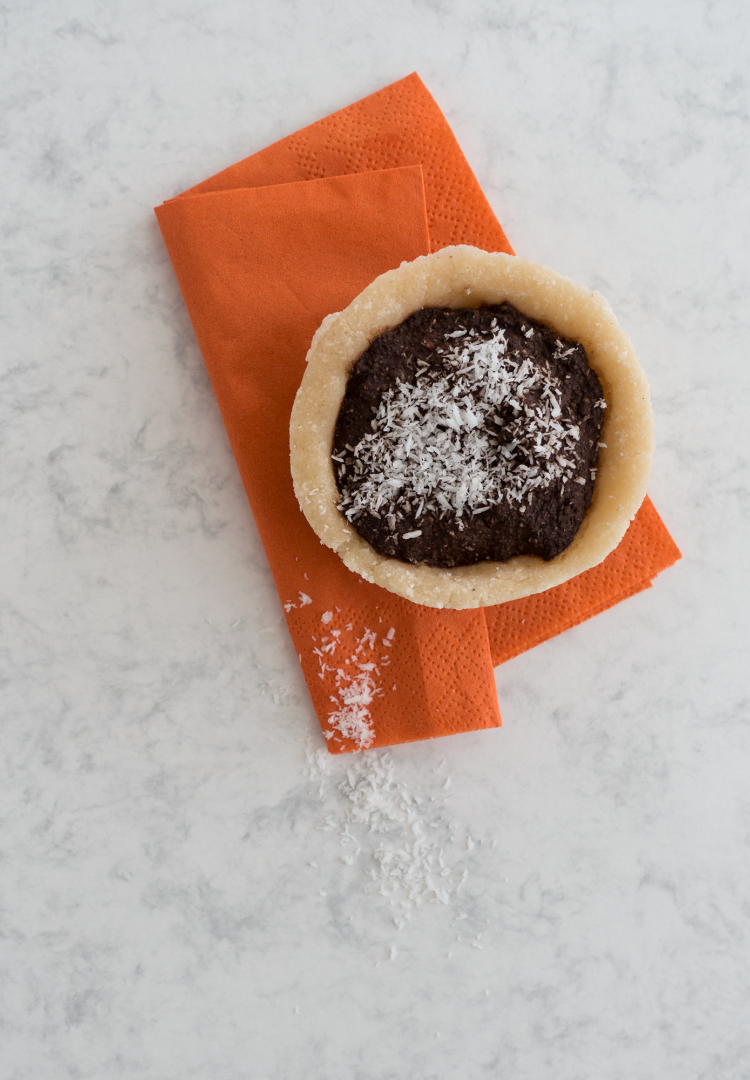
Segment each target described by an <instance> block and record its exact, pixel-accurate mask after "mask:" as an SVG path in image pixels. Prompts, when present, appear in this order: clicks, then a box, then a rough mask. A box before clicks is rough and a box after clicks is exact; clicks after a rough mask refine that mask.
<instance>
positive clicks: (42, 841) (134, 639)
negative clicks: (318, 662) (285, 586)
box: [0, 0, 750, 1080]
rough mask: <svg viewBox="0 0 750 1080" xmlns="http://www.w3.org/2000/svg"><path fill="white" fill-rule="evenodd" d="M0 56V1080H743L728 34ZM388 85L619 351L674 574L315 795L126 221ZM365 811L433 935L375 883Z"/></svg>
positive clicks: (194, 14) (411, 30) (743, 720)
mask: <svg viewBox="0 0 750 1080" xmlns="http://www.w3.org/2000/svg"><path fill="white" fill-rule="evenodd" d="M1 33H2V35H3V38H2V41H3V44H2V64H0V80H1V81H2V110H1V111H0V124H1V126H2V135H1V136H0V153H1V154H2V170H1V175H2V205H1V206H0V215H1V217H2V241H3V247H2V251H3V254H2V286H1V293H2V298H1V300H0V303H1V310H2V342H3V344H2V356H1V361H2V394H1V396H0V410H1V411H2V423H1V424H0V441H1V443H2V467H1V468H0V490H1V492H2V495H1V500H2V501H1V503H0V521H1V523H2V533H1V540H0V569H1V571H2V572H1V574H0V619H1V630H0V634H1V639H0V647H1V649H2V661H1V668H0V694H1V697H0V701H1V702H2V704H1V706H0V708H1V727H0V731H1V734H0V763H1V764H0V822H1V824H0V1080H60V1078H75V1080H110V1078H111V1080H125V1078H128V1080H130V1078H132V1080H287V1078H291V1080H296V1078H297V1077H299V1078H304V1080H402V1078H409V1080H433V1078H435V1080H473V1078H475V1077H476V1078H479V1077H482V1078H485V1077H486V1078H492V1080H547V1078H552V1077H554V1080H582V1078H596V1080H602V1078H607V1080H634V1078H637V1080H652V1078H653V1080H697V1078H706V1080H708V1078H710V1080H741V1078H747V1077H750V1008H749V1005H750V996H749V995H750V858H749V856H750V784H749V783H748V779H749V770H750V725H749V720H750V717H749V715H748V714H749V711H750V709H749V706H748V699H749V695H748V676H747V672H748V668H749V667H750V664H748V645H749V643H750V625H749V620H748V584H749V583H748V565H749V564H750V559H749V558H748V554H747V549H748V519H749V516H750V499H749V473H748V456H749V455H748V440H747V430H748V404H749V402H750V398H749V397H748V392H749V391H750V369H749V368H748V362H747V350H748V330H749V327H748V322H749V321H750V309H749V306H748V296H749V295H750V245H748V242H747V232H748V195H747V192H748V187H749V184H748V166H749V165H750V138H749V136H750V125H749V122H748V117H749V109H750V101H749V92H748V87H749V76H748V64H747V58H748V49H749V47H750V41H749V37H750V9H748V8H747V7H743V6H742V5H740V4H739V3H737V2H730V0H718V2H713V3H709V2H699V0H679V2H678V0H665V2H663V3H661V4H655V3H653V2H651V0H648V2H646V0H603V2H599V0H596V2H594V0H564V2H563V0H530V2H529V0H523V2H522V0H451V2H450V3H449V2H446V0H358V3H356V4H354V3H348V2H346V0H320V2H318V3H315V4H313V3H307V2H305V0H266V2H263V3H261V2H260V0H250V2H247V0H244V2H241V0H224V2H222V3H208V2H205V0H185V2H171V0H152V2H149V3H146V2H144V0H131V2H130V3H128V4H125V3H114V4H111V3H104V2H103V0H54V2H53V0H38V2H35V3H34V4H27V5H22V4H11V5H6V6H5V7H3V11H2V25H1ZM412 70H417V71H418V72H419V74H420V75H421V76H422V78H423V79H424V81H425V82H426V84H427V86H428V88H429V89H430V91H431V92H432V93H433V95H434V96H435V98H436V99H437V101H438V104H439V105H440V106H441V108H442V109H443V110H444V112H445V114H446V116H447V118H448V120H449V122H450V123H451V125H452V127H453V129H454V131H455V133H456V135H457V137H458V140H459V142H460V143H461V145H462V148H463V150H464V152H465V153H466V155H467V157H468V159H469V162H470V164H471V165H472V167H473V168H474V170H475V172H476V173H477V176H478V178H479V180H480V183H481V184H482V185H483V187H484V190H485V192H486V193H487V196H488V198H489V199H490V201H491V203H492V205H493V207H494V209H495V211H496V212H497V214H498V216H499V218H500V220H501V222H502V223H503V225H504V227H505V229H506V231H507V233H508V236H509V238H510V240H511V242H512V243H513V245H514V246H515V248H516V250H517V251H518V252H520V253H522V254H525V255H529V256H531V257H533V258H536V259H539V260H541V261H544V262H547V263H549V264H551V265H552V266H554V267H556V268H557V269H559V270H561V271H563V272H564V273H567V274H569V275H570V276H572V277H574V278H576V279H578V280H580V281H582V282H584V283H586V284H589V285H591V286H592V287H595V288H597V289H599V290H600V291H601V292H603V293H604V294H605V295H606V296H607V297H608V299H609V300H610V301H611V303H612V305H613V307H614V309H615V311H616V312H617V313H618V315H619V317H620V320H621V322H622V323H623V325H624V326H625V328H626V330H627V331H628V333H629V334H630V336H631V337H632V339H633V340H634V342H635V344H636V347H637V349H638V351H639V353H640V355H641V359H642V361H643V364H644V366H645V368H646V370H647V372H648V374H649V377H650V380H651V384H652V390H653V398H654V404H655V410H656V415H657V423H658V449H657V454H656V460H655V469H654V476H653V481H652V484H651V489H650V493H651V496H652V498H653V500H654V502H655V504H656V506H657V507H658V509H659V511H660V513H661V514H662V516H663V518H664V520H665V521H666V523H667V525H668V527H669V528H670V530H671V531H672V532H673V534H674V536H675V538H676V540H677V542H678V543H679V544H680V546H681V548H682V550H683V553H684V558H683V560H682V561H681V562H680V563H679V564H678V565H677V566H675V567H674V568H673V569H671V570H669V571H668V572H666V573H665V574H663V575H662V576H661V577H660V578H659V579H657V581H656V584H655V587H654V588H653V589H652V590H650V591H648V592H646V593H644V594H642V595H640V596H637V597H635V598H633V599H630V600H628V601H627V602H625V603H623V604H621V605H620V606H618V607H617V608H615V609H614V610H612V611H609V612H607V613H606V614H604V615H602V616H600V617H598V618H597V619H595V620H593V621H591V622H589V623H587V624H586V625H584V626H581V627H578V628H577V629H575V630H573V631H571V632H569V633H567V634H565V635H564V636H562V637H560V638H558V639H556V640H553V641H550V642H548V643H547V644H545V645H543V646H541V647H539V648H537V649H535V650H533V651H532V652H529V653H527V654H526V655H524V656H522V657H520V658H518V659H516V660H514V661H512V662H510V663H508V664H506V665H504V666H502V667H500V668H498V669H497V673H496V675H497V685H498V692H499V695H500V702H501V709H502V713H503V719H504V727H503V728H502V730H500V731H489V732H481V733H476V734H473V735H465V736H460V737H456V738H452V739H444V740H438V741H436V742H432V743H424V744H417V745H412V746H407V747H401V748H397V749H396V750H394V751H393V753H392V754H391V755H390V757H389V755H387V754H374V755H370V756H369V757H368V758H365V759H362V758H361V757H360V758H349V759H344V760H342V759H335V760H330V761H326V760H325V758H326V755H325V754H324V753H323V754H321V753H320V747H321V746H322V739H321V736H320V733H319V729H318V726H317V722H316V721H315V718H314V716H313V713H312V709H311V706H310V704H309V700H308V698H307V693H306V689H305V686H304V683H303V680H302V678H301V675H300V672H299V668H298V665H297V663H296V659H295V656H294V653H293V650H292V648H291V645H290V641H289V639H288V636H287V632H286V629H285V625H284V622H283V618H282V612H281V608H280V604H279V601H278V598H277V596H276V593H275V590H274V587H273V584H272V581H271V578H270V574H269V571H268V568H267V565H266V561H265V558H264V554H263V551H262V548H261V544H260V541H259V538H258V535H257V532H256V529H255V526H254V523H253V520H252V516H251V514H250V511H249V509H248V506H247V503H246V500H245V496H244V493H243V491H242V487H241V484H240V481H239V477H238V474H237V471H236V468H235V466H234V462H233V459H232V455H231V453H230V450H229V446H228V443H227V440H226V437H225V434H224V430H223V427H222V424H221V420H220V417H219V414H218V410H217V407H216V404H215V401H214V399H213V396H212V393H211V389H210V386H209V384H208V381H207V378H206V375H205V372H204V369H203V365H202V361H201V358H200V355H199V352H198V349H197V346H196V343H195V340H194V338H193V334H192V331H191V328H190V325H189V322H188V318H187V315H186V312H185V310H184V307H183V305H182V301H181V298H180V295H179V292H178V289H177V285H176V282H175V279H174V276H173V274H172V270H171V267H170V265H169V261H168V259H167V255H166V252H165V250H164V247H163V245H162V242H161V239H160V236H159V233H158V229H157V226H156V222H155V220H154V216H153V213H152V207H153V206H154V205H156V204H157V203H159V202H161V201H162V200H163V199H165V198H168V197H170V196H172V195H175V194H177V193H178V192H179V191H181V190H183V189H184V188H186V187H188V186H190V185H192V184H194V183H196V182H198V181H200V180H202V179H203V178H205V177H207V176H208V175H210V174H211V173H213V172H216V171H217V170H219V169H221V168H223V167H224V166H226V165H228V164H230V163H232V162H234V161H236V160H237V159H239V158H241V157H243V156H245V155H247V154H249V153H251V152H253V151H255V150H258V149H260V148H262V147H264V146H266V145H267V144H268V143H270V142H272V141H274V140H276V139H278V138H280V137H282V136H284V135H286V134H288V133H289V132H291V131H294V130H295V129H297V128H299V127H301V126H303V125H305V124H307V123H310V122H312V121H314V120H316V119H318V118H320V117H322V116H324V115H326V114H327V113H329V112H331V111H332V110H334V109H337V108H341V107H343V106H344V105H347V104H349V103H350V102H352V101H354V100H356V99H358V98H360V97H363V96H364V95H366V94H368V93H371V92H372V91H374V90H377V89H379V88H380V87H381V86H384V85H385V84H387V83H389V82H392V81H393V80H395V79H398V78H401V77H402V76H404V75H406V74H408V73H409V72H410V71H412ZM389 770H390V771H389ZM367 783H374V784H375V786H376V788H377V790H378V792H379V793H380V796H381V797H382V800H383V803H384V805H386V806H387V807H390V808H391V810H392V811H393V813H392V818H391V819H390V820H389V821H387V825H388V829H387V830H386V832H384V833H376V834H369V833H367V832H366V830H365V827H364V825H363V823H362V822H361V821H358V820H357V814H358V811H357V807H358V801H357V800H358V798H359V795H358V792H359V793H361V790H362V784H367ZM406 795H408V796H409V797H410V798H411V799H412V804H411V805H412V811H411V812H410V813H411V814H412V817H413V816H414V814H417V816H418V817H419V818H420V820H421V821H422V823H423V837H424V838H426V839H423V841H422V842H423V843H424V844H425V845H426V848H425V850H426V851H427V853H428V857H429V858H430V859H433V860H435V859H437V858H438V856H439V853H440V852H441V851H442V852H443V861H444V863H445V871H446V872H445V876H444V877H442V878H441V879H440V880H441V881H442V883H443V885H442V887H443V888H444V893H443V895H442V896H441V901H443V902H437V901H436V900H435V897H434V896H433V897H432V898H430V897H429V896H424V895H422V896H421V902H420V895H421V893H422V892H423V885H424V882H421V883H420V882H417V883H416V885H415V895H414V896H413V897H412V898H411V899H409V897H408V895H407V893H406V892H405V891H404V890H396V892H395V894H394V893H393V892H391V891H389V889H388V887H387V882H386V881H385V879H384V878H383V876H382V875H383V872H384V871H383V868H384V866H385V869H386V870H387V869H388V868H389V867H390V868H392V867H394V866H396V867H397V866H398V865H400V863H399V859H401V858H402V855H401V854H400V852H402V851H403V846H404V844H405V843H407V842H412V840H413V837H412V833H411V831H410V830H411V818H410V817H409V813H407V812H406V811H405V810H404V809H403V806H404V805H405V803H404V799H405V796H406ZM414 800H421V801H414ZM394 808H395V809H394ZM414 808H416V809H414ZM431 899H432V902H430V901H431Z"/></svg>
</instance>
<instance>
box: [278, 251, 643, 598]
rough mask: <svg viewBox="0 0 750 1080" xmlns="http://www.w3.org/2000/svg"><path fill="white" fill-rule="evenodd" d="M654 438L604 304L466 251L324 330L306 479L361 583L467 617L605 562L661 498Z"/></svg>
mask: <svg viewBox="0 0 750 1080" xmlns="http://www.w3.org/2000/svg"><path fill="white" fill-rule="evenodd" d="M527 342H528V347H527V344H526V343H527ZM384 358H385V359H384ZM568 380H572V381H568ZM571 388H573V389H571ZM368 393H369V395H370V396H369V397H367V394H368ZM363 394H364V395H365V396H364V397H363ZM368 417H370V418H369V419H368ZM653 440H654V435H653V414H652V410H651V403H650V397H649V389H648V383H647V381H646V378H645V375H644V373H643V371H642V369H641V366H640V364H639V362H638V359H637V357H636V356H635V353H634V351H633V348H632V345H631V343H630V341H629V340H628V338H627V336H626V335H625V334H624V332H623V331H622V330H621V328H620V327H619V326H618V324H617V322H616V320H615V318H614V315H613V314H612V311H611V309H610V307H609V305H608V303H607V302H606V300H604V299H603V297H601V296H600V295H599V294H598V293H595V292H591V291H590V290H588V289H585V288H584V287H582V286H581V285H578V284H576V283H575V282H573V281H571V280H569V279H568V278H565V277H563V276H562V275H560V274H557V273H556V272H555V271H553V270H550V269H549V268H548V267H545V266H542V265H540V264H538V263H535V262H532V261H531V260H529V259H523V258H519V257H518V256H509V255H505V254H501V253H496V254H490V253H488V252H484V251H481V250H479V249H477V248H472V247H467V246H457V247H450V248H444V249H443V250H442V251H439V252H437V253H436V254H434V255H427V256H423V257H421V258H418V259H416V260H415V261H414V262H411V263H405V264H402V266H400V267H399V268H398V269H397V270H392V271H389V272H388V273H386V274H383V275H381V277H379V278H377V279H376V280H375V281H374V282H373V283H372V284H371V285H369V286H368V287H367V288H366V289H365V290H364V291H363V292H362V293H361V294H360V295H359V296H358V297H357V298H356V299H355V300H354V301H353V302H352V303H351V304H350V305H349V307H348V308H346V309H345V310H344V311H343V312H339V313H337V314H334V315H329V316H328V317H327V318H326V319H325V320H324V321H323V324H322V325H321V327H320V328H319V329H318V331H317V333H316V335H315V337H314V339H313V342H312V345H311V347H310V350H309V352H308V356H307V368H306V371H305V375H304V378H303V380H302V384H301V386H300V388H299V391H298V393H297V397H296V399H295V403H294V408H293V410H292V418H291V469H292V478H293V481H294V489H295V493H296V496H297V499H298V501H299V504H300V506H301V508H302V511H303V513H304V514H305V516H306V518H307V520H308V521H309V523H310V525H311V526H312V528H313V529H314V531H315V532H316V533H317V535H318V536H319V537H320V539H321V540H322V541H323V543H325V544H327V545H328V546H329V547H331V548H332V549H333V550H334V551H336V552H337V553H338V555H339V556H340V557H341V559H342V560H343V561H344V563H345V564H346V566H347V567H348V568H349V569H350V570H352V571H353V572H354V573H357V574H359V575H360V576H361V577H362V578H364V579H365V580H367V581H370V582H374V583H375V584H378V585H380V586H382V587H383V588H385V589H388V590H389V591H391V592H394V593H397V594H398V595H400V596H403V597H405V598H407V599H409V600H412V601H415V602H416V603H420V604H425V605H427V606H431V607H438V608H442V607H446V608H471V607H482V606H489V605H493V604H500V603H504V602H505V601H508V600H516V599H519V598H521V597H524V596H529V595H531V594H532V593H537V592H541V591H543V590H545V589H549V588H551V587H553V586H555V585H559V584H561V583H562V582H564V581H567V580H568V579H569V578H572V577H574V576H576V575H577V574H580V573H582V572H583V571H585V570H588V569H590V568H591V567H593V566H596V565H597V564H598V563H600V562H601V561H602V560H603V559H604V558H606V556H607V555H608V554H609V553H610V552H611V551H612V550H614V548H615V547H616V546H617V544H618V543H619V542H620V540H621V539H622V537H623V536H624V534H625V531H626V529H627V527H628V525H629V523H630V521H631V520H632V518H633V517H634V516H635V513H636V511H637V510H638V508H639V506H640V505H641V502H642V501H643V498H644V496H645V494H646V484H647V482H648V478H649V475H650V471H651V461H652V456H653ZM540 522H541V523H542V525H543V524H544V523H545V522H546V523H547V526H548V527H547V526H545V527H546V528H547V531H546V533H545V531H544V528H543V527H542V525H540Z"/></svg>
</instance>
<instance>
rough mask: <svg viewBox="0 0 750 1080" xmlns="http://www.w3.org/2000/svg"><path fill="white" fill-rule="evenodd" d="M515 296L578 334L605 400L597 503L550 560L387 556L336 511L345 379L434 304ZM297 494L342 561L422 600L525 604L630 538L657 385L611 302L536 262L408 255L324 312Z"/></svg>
mask: <svg viewBox="0 0 750 1080" xmlns="http://www.w3.org/2000/svg"><path fill="white" fill-rule="evenodd" d="M504 301H508V303H510V304H512V305H513V306H514V307H515V308H517V309H518V310H519V311H520V312H521V313H522V314H523V315H525V316H526V317H527V318H529V319H535V320H537V321H539V322H542V323H545V324H546V325H547V326H549V327H550V328H551V329H553V330H555V331H556V332H558V333H559V334H560V335H561V337H565V338H568V339H571V340H573V341H579V342H580V343H581V344H582V345H583V346H584V348H585V349H586V353H587V356H588V359H589V363H590V365H591V367H592V368H593V369H594V371H595V372H596V373H597V375H598V376H599V379H600V381H601V384H602V387H603V389H604V399H605V401H606V403H607V408H606V410H605V413H604V427H603V431H602V437H601V441H602V442H603V443H605V444H606V446H604V447H602V449H601V452H600V456H599V466H598V473H597V477H596V482H595V484H594V492H593V497H592V501H591V506H590V508H589V510H588V512H587V513H586V516H585V518H584V520H583V524H582V525H581V527H580V529H579V530H578V533H577V534H576V536H575V538H574V540H573V542H572V543H571V544H570V546H569V547H568V548H566V550H565V551H563V552H562V554H560V555H558V556H556V557H555V558H554V559H551V560H550V561H549V562H545V561H544V560H542V559H540V558H537V557H535V556H531V555H519V556H516V557H514V558H512V559H509V560H508V561H507V562H481V563H475V564H474V565H472V566H462V567H453V568H451V569H440V568H437V567H430V566H421V565H414V564H411V563H405V562H401V561H400V560H398V559H392V558H387V557H385V556H382V555H379V554H378V553H377V552H376V551H375V550H374V549H373V548H372V547H371V546H370V545H369V544H368V543H367V541H366V540H364V539H363V537H361V536H360V535H359V533H358V532H356V530H355V529H354V528H353V527H352V525H351V524H350V523H349V522H348V521H347V519H346V518H345V517H344V515H343V514H342V513H341V512H340V511H339V510H338V509H337V503H338V502H339V501H340V495H339V492H338V489H337V487H336V480H335V476H334V472H333V463H332V461H331V450H332V446H333V435H334V429H335V426H336V420H337V417H338V414H339V409H340V408H341V403H342V401H343V398H344V394H345V392H346V385H347V380H348V378H349V372H350V371H351V369H352V367H353V365H354V363H355V362H356V360H357V359H358V358H359V356H361V354H362V353H363V352H364V351H365V350H366V349H367V348H369V346H370V344H371V342H372V341H374V339H375V338H376V337H378V336H379V335H380V334H382V333H383V332H384V331H386V330H389V329H391V328H392V327H394V326H398V325H399V324H400V323H402V322H403V321H404V319H406V318H407V317H408V316H409V315H411V314H412V313H413V312H415V311H418V310H420V309H421V308H425V307H449V308H475V307H480V306H481V305H483V304H500V303H503V302H504ZM290 434H291V468H292V479H293V482H294V491H295V494H296V496H297V499H298V501H299V504H300V506H301V508H302V511H303V513H304V515H305V517H306V518H307V520H308V521H309V523H310V525H311V526H312V528H313V529H314V530H315V532H316V533H317V535H318V536H319V537H320V539H321V540H322V541H323V543H324V544H327V545H328V547H330V548H332V549H333V550H334V551H335V552H337V554H338V555H339V556H340V557H341V559H342V560H343V562H344V563H345V565H346V566H347V567H348V568H349V569H350V570H352V571H353V572H354V573H356V574H359V576H360V577H362V578H364V579H365V580H366V581H370V582H373V583H375V584H376V585H380V586H382V587H383V588H384V589H388V590H389V591H390V592H394V593H397V594H398V595H399V596H403V597H405V598H406V599H407V600H412V601H414V602H416V603H418V604H425V605H427V606H429V607H437V608H474V607H487V606H491V605H493V604H502V603H505V602H506V601H508V600H518V599H520V598H521V597H524V596H530V595H531V594H533V593H537V592H543V591H544V590H545V589H550V588H552V587H553V586H555V585H560V584H562V583H563V582H564V581H567V580H568V579H569V578H572V577H576V576H577V575H578V574H581V573H583V572H584V571H585V570H589V569H590V568H591V567H592V566H596V565H598V563H600V562H602V560H603V559H605V558H606V557H607V555H609V553H610V552H611V551H613V550H614V549H615V548H616V547H617V545H618V544H619V542H620V540H622V538H623V536H624V535H625V532H626V530H627V528H628V525H629V524H630V522H631V521H632V519H633V517H634V516H635V514H636V512H637V510H638V508H639V507H640V505H641V503H642V502H643V499H644V497H645V494H646V485H647V483H648V479H649V476H650V474H651V462H652V457H653V448H654V420H653V412H652V409H651V400H650V395H649V387H648V382H647V381H646V377H645V375H644V373H643V370H642V368H641V366H640V363H639V362H638V358H637V357H636V355H635V353H634V351H633V347H632V345H631V343H630V341H629V339H628V337H627V336H626V335H625V334H624V333H623V331H622V330H621V329H620V327H619V326H618V324H617V322H616V320H615V317H614V315H613V314H612V309H611V308H610V306H609V304H608V303H607V301H606V300H605V299H604V298H603V297H602V296H600V295H599V294H598V293H596V292H591V291H590V290H589V289H585V288H584V287H583V286H582V285H578V284H576V283H575V282H574V281H571V280H570V279H569V278H565V277H563V276H562V275H561V274H558V273H556V272H555V271H554V270H550V269H549V267H546V266H543V265H541V264H540V263H535V262H532V261H531V260H530V259H523V258H519V257H518V256H513V255H505V254H501V253H496V254H490V253H488V252H486V251H481V250H480V249H478V248H473V247H468V246H465V245H461V246H457V247H448V248H444V249H443V250H442V251H439V252H436V253H435V254H434V255H426V256H422V257H421V258H418V259H415V260H414V262H411V263H403V264H402V265H401V266H400V267H399V268H398V269H397V270H390V271H388V272H387V273H385V274H382V275H381V276H380V277H379V278H376V280H375V281H373V283H372V284H371V285H369V286H368V287H367V288H366V289H365V290H364V291H363V292H362V293H360V295H359V296H358V297H357V298H356V299H355V300H353V301H352V303H351V304H350V305H349V307H347V308H346V309H345V310H344V311H342V312H339V313H337V314H335V315H329V316H328V317H327V318H326V319H324V320H323V323H322V325H321V326H320V328H319V329H318V331H317V333H316V334H315V337H314V338H313V342H312V345H311V346H310V351H309V352H308V354H307V369H306V371H305V375H304V378H303V380H302V384H301V386H300V388H299V391H298V392H297V397H296V399H295V402H294V408H293V409H292V418H291V430H290Z"/></svg>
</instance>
